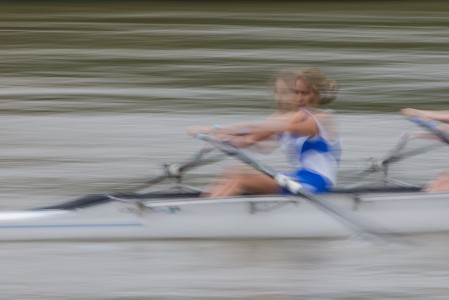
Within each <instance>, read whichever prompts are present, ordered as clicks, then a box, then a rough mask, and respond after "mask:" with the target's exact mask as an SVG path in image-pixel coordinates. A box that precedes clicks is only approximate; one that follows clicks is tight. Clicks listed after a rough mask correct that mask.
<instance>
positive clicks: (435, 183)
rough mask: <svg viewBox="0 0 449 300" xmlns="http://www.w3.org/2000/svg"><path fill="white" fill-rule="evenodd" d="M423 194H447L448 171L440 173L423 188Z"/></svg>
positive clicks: (448, 185) (448, 184) (448, 183)
mask: <svg viewBox="0 0 449 300" xmlns="http://www.w3.org/2000/svg"><path fill="white" fill-rule="evenodd" d="M424 191H425V192H431V193H432V192H449V170H446V171H444V172H443V173H441V174H440V175H439V176H438V177H437V178H436V179H434V180H432V181H431V182H429V183H428V184H427V186H426V187H425V188H424Z"/></svg>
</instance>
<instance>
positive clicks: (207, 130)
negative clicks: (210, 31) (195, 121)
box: [187, 125, 213, 137]
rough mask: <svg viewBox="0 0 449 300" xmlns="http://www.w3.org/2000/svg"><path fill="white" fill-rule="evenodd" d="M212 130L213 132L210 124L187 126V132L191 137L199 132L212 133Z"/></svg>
mask: <svg viewBox="0 0 449 300" xmlns="http://www.w3.org/2000/svg"><path fill="white" fill-rule="evenodd" d="M212 132H213V128H212V127H211V126H198V125H196V126H190V127H189V128H187V133H188V134H189V135H190V136H192V137H196V136H197V135H198V134H200V133H204V134H212Z"/></svg>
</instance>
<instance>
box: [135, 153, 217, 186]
mask: <svg viewBox="0 0 449 300" xmlns="http://www.w3.org/2000/svg"><path fill="white" fill-rule="evenodd" d="M214 149H215V148H214V147H210V146H209V147H203V148H201V150H199V151H198V152H197V153H196V154H195V155H193V156H192V157H191V158H190V159H187V160H186V161H184V162H181V163H173V164H166V165H164V166H163V167H164V172H163V174H161V175H159V176H157V177H154V178H152V179H150V180H148V181H146V182H144V183H143V184H142V186H143V187H149V186H151V185H154V184H156V183H159V182H161V181H163V180H165V179H169V178H176V179H179V178H181V176H182V174H183V173H184V172H185V171H187V170H191V169H193V168H196V167H199V166H203V165H207V164H212V163H214V162H217V161H220V160H222V159H223V156H222V155H217V156H214V157H210V158H208V159H204V158H203V157H204V156H205V155H206V154H208V153H210V152H211V151H213V150H214Z"/></svg>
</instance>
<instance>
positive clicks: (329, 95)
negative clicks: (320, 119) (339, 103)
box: [296, 68, 338, 106]
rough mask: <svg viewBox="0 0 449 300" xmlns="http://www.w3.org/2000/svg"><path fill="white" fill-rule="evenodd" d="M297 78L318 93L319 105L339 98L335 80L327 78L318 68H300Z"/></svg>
mask: <svg viewBox="0 0 449 300" xmlns="http://www.w3.org/2000/svg"><path fill="white" fill-rule="evenodd" d="M296 80H302V81H304V83H305V84H307V86H308V87H309V89H311V90H312V91H314V92H316V93H317V95H318V97H319V98H318V103H317V104H318V105H319V106H321V105H327V104H329V103H331V102H332V101H333V100H335V99H336V98H337V92H338V86H337V82H335V81H334V80H329V79H327V78H326V75H324V73H323V72H321V70H320V69H318V68H305V69H301V70H298V71H297V73H296Z"/></svg>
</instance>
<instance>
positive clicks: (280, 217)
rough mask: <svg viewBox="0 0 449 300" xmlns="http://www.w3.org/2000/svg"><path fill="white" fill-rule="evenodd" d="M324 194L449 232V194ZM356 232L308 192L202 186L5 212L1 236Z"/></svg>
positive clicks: (360, 212)
mask: <svg viewBox="0 0 449 300" xmlns="http://www.w3.org/2000/svg"><path fill="white" fill-rule="evenodd" d="M320 199H321V200H322V201H326V202H329V203H332V205H334V206H336V207H339V208H341V209H344V210H345V211H348V212H350V213H352V214H354V215H356V216H358V217H360V218H363V219H367V220H370V221H372V222H375V223H376V224H379V225H381V226H382V227H383V228H385V229H386V230H387V231H388V232H391V233H398V234H407V233H422V232H441V231H449V218H448V214H449V194H448V193H433V194H428V193H423V192H420V191H417V190H416V188H414V187H409V188H401V187H397V188H378V189H377V190H375V189H371V190H365V191H364V190H363V189H360V188H358V190H355V189H354V190H352V191H351V190H341V191H335V192H334V193H331V194H326V195H322V196H321V197H320ZM350 235H352V232H351V231H350V230H348V228H347V227H345V226H344V225H343V224H342V223H341V222H339V221H338V220H336V219H335V218H332V217H330V216H329V215H328V214H326V213H325V212H322V211H320V210H318V209H316V208H315V207H314V206H313V205H311V204H309V203H308V202H307V201H305V199H302V198H301V197H288V196H277V195H272V196H245V197H231V198H214V199H206V198H199V194H198V193H197V192H167V193H161V192H157V193H151V192H150V193H143V194H117V195H91V196H86V197H83V198H80V199H76V200H73V201H69V202H66V203H62V204H59V205H55V206H50V207H43V208H37V209H31V210H23V211H7V212H1V213H0V240H1V241H30V240H67V239H69V240H112V239H113V240H120V239H202V238H214V239H215V238H216V239H224V238H229V239H239V238H315V237H344V236H350Z"/></svg>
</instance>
